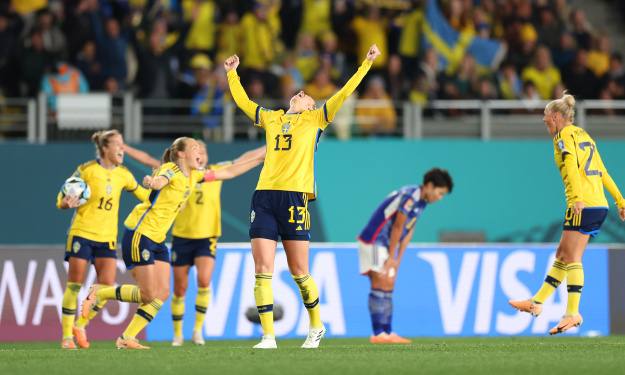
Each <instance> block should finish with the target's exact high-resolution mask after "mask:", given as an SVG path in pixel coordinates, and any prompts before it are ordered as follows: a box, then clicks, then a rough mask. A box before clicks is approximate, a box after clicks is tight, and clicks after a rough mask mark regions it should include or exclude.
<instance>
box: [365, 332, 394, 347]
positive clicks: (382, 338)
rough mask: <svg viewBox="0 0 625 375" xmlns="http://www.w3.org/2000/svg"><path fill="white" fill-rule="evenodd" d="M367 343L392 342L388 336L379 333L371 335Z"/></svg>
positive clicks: (384, 333)
mask: <svg viewBox="0 0 625 375" xmlns="http://www.w3.org/2000/svg"><path fill="white" fill-rule="evenodd" d="M369 341H370V342H371V343H372V344H390V343H391V342H392V341H391V338H390V336H389V335H388V333H386V332H380V333H379V334H377V335H371V337H370V338H369Z"/></svg>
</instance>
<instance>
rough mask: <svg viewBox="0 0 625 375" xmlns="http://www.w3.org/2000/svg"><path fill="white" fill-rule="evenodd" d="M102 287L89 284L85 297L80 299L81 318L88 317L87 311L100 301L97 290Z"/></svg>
mask: <svg viewBox="0 0 625 375" xmlns="http://www.w3.org/2000/svg"><path fill="white" fill-rule="evenodd" d="M100 289H102V287H101V286H99V285H91V288H89V293H88V294H87V298H86V299H85V300H84V301H82V308H81V312H80V313H81V314H82V317H83V318H88V317H89V312H91V311H92V310H93V307H94V306H96V305H97V304H98V303H100V300H99V299H98V290H100Z"/></svg>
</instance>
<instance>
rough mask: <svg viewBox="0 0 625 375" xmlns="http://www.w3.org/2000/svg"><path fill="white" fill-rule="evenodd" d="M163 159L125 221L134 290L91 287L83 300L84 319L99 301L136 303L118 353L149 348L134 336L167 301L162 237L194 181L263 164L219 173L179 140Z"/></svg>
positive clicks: (193, 144) (126, 258) (196, 150)
mask: <svg viewBox="0 0 625 375" xmlns="http://www.w3.org/2000/svg"><path fill="white" fill-rule="evenodd" d="M163 160H164V161H167V162H166V163H164V164H163V165H162V166H161V167H160V168H159V169H158V170H156V171H155V172H154V174H153V175H152V176H145V177H144V179H143V186H145V187H146V188H148V189H150V191H149V198H148V199H146V200H145V201H144V202H143V203H141V204H139V205H137V206H136V207H135V208H134V210H133V211H132V212H131V213H130V215H128V218H127V219H126V221H125V222H124V226H125V227H126V229H125V230H124V237H123V239H122V254H123V257H124V263H125V264H126V268H127V269H129V270H130V273H131V275H132V277H133V278H134V279H135V280H136V281H137V284H138V285H137V286H134V285H122V286H120V287H104V288H103V287H101V286H99V285H93V286H92V287H91V289H90V290H89V295H88V296H87V299H85V301H83V305H82V315H83V316H88V315H89V313H90V311H92V310H93V308H94V306H96V305H97V304H98V303H100V302H101V301H105V300H109V299H117V300H119V301H122V302H136V303H140V304H141V305H140V306H139V308H138V310H137V313H136V314H135V316H134V317H133V319H132V321H131V322H130V324H129V325H128V328H126V330H125V331H124V333H123V334H122V336H121V337H120V338H119V339H118V340H117V343H116V345H117V348H119V349H149V348H148V347H147V346H143V345H141V344H139V341H138V340H137V339H136V336H137V334H138V333H139V332H141V330H142V329H143V328H144V327H145V326H146V325H147V324H148V323H149V322H150V321H152V319H153V318H154V317H155V316H156V314H157V313H158V311H159V310H160V308H161V306H162V305H163V302H164V301H166V300H167V298H168V297H169V281H170V280H169V279H170V272H171V271H170V261H169V254H168V252H167V247H166V246H165V237H166V234H167V231H169V228H170V227H171V225H172V223H173V222H174V219H175V218H176V215H177V214H178V211H180V207H182V205H184V203H185V202H186V201H187V199H188V198H189V195H190V193H191V189H192V188H193V187H194V186H195V184H196V183H198V181H204V182H211V181H216V180H227V179H231V178H234V177H236V176H238V175H240V174H243V173H245V172H247V171H248V170H250V169H252V168H253V167H255V166H257V165H258V164H260V163H262V161H263V160H262V159H261V158H257V159H254V160H250V161H248V162H245V163H240V164H234V165H231V166H229V167H226V168H223V169H218V170H204V169H203V168H202V166H201V155H200V146H199V145H198V143H197V142H196V141H195V140H194V139H191V138H187V137H182V138H178V139H177V140H175V141H174V143H173V144H172V145H171V147H169V148H168V149H167V150H165V153H164V154H163Z"/></svg>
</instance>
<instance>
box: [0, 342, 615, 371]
mask: <svg viewBox="0 0 625 375" xmlns="http://www.w3.org/2000/svg"><path fill="white" fill-rule="evenodd" d="M257 341H258V340H254V341H207V342H206V346H203V347H195V346H194V345H193V344H192V343H191V342H185V345H184V346H183V347H180V348H173V347H172V346H171V345H170V343H169V342H145V344H147V345H150V346H151V347H152V349H151V350H141V351H140V350H135V351H131V350H117V349H116V348H115V343H114V342H113V341H106V342H103V341H100V342H92V343H91V349H79V350H62V349H60V342H54V343H51V342H45V343H41V342H34V343H33V342H31V343H0V374H7V375H8V374H11V375H13V374H15V375H17V374H28V375H42V374H46V375H48V374H50V375H54V374H63V375H69V374H83V375H92V374H111V375H126V374H138V375H144V374H145V375H147V374H180V375H183V374H184V375H187V374H219V375H222V374H223V375H234V374H254V375H262V374H272V375H275V374H289V375H300V374H316V375H330V374H340V375H348V374H358V375H362V374H382V375H396V374H478V375H483V374H506V375H509V374H526V375H527V374H549V375H557V374H563V375H572V374H591V375H599V374H625V336H608V337H596V338H579V337H512V338H511V337H505V338H475V337H473V338H418V339H415V340H414V341H413V344H408V345H390V344H376V345H374V344H370V343H369V342H368V340H367V339H324V340H322V341H321V346H320V348H319V349H317V350H312V349H308V350H304V349H300V348H299V346H300V345H301V344H302V343H303V341H304V339H303V338H302V339H298V340H280V339H278V349H277V350H258V349H252V348H251V347H252V346H253V345H254V344H255V343H256V342H257Z"/></svg>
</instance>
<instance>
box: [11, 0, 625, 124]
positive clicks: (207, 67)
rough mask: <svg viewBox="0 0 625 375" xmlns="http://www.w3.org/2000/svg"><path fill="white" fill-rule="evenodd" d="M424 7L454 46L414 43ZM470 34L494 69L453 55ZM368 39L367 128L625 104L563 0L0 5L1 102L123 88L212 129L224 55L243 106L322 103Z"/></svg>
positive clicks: (140, 0)
mask: <svg viewBox="0 0 625 375" xmlns="http://www.w3.org/2000/svg"><path fill="white" fill-rule="evenodd" d="M603 1H605V2H610V1H611V2H612V3H614V4H615V8H616V7H618V6H620V7H621V8H622V10H623V14H624V15H625V5H623V2H622V1H621V2H618V1H612V0H603ZM428 6H435V7H437V9H438V10H440V13H442V15H443V16H444V18H445V22H446V23H447V24H448V26H449V27H451V29H453V30H455V31H457V32H458V38H457V39H456V40H455V42H453V43H452V44H451V45H450V44H449V43H448V44H444V43H443V44H442V45H440V44H438V45H437V44H436V43H434V44H432V43H424V42H423V36H424V33H427V32H428V30H429V31H431V28H432V25H431V20H428V16H427V7H428ZM593 26H594V27H593ZM599 26H600V25H599ZM475 38H481V39H485V40H491V41H493V42H496V43H499V45H500V46H501V49H500V51H501V53H499V54H498V55H497V56H496V58H494V59H493V61H492V63H491V64H488V65H484V64H478V62H477V61H476V57H475V56H474V55H472V54H471V53H468V52H467V51H466V50H463V49H459V50H456V49H455V47H456V46H457V45H462V43H463V41H468V40H472V39H475ZM374 43H375V44H377V45H378V47H379V48H380V50H381V51H382V52H383V54H382V56H381V57H380V58H378V59H376V60H375V62H374V65H373V67H372V71H371V72H370V73H369V74H368V76H367V80H366V82H364V83H363V84H362V85H361V86H360V87H359V92H358V98H360V99H375V100H378V101H387V102H389V105H388V106H386V107H384V106H377V107H375V108H357V109H356V112H357V113H356V114H357V115H359V116H363V118H368V117H371V116H374V115H376V120H375V121H374V122H372V123H371V124H369V125H367V124H366V121H365V123H362V124H359V126H361V127H362V128H363V129H365V130H366V128H367V126H371V127H372V128H373V127H375V129H376V130H377V131H381V132H384V131H385V129H386V130H388V131H389V132H390V131H392V130H393V129H394V128H395V127H396V113H395V109H394V106H393V105H392V104H390V103H392V102H394V101H402V100H406V101H413V102H419V103H426V102H427V101H429V100H433V99H483V100H486V99H524V100H548V99H553V98H558V97H560V96H561V93H562V91H563V90H569V91H570V92H571V93H573V94H574V95H575V96H577V97H578V98H580V99H624V98H625V69H624V68H623V56H622V54H621V53H620V52H619V51H616V50H614V48H612V46H611V38H610V35H608V34H607V33H606V32H605V30H602V29H601V27H597V25H591V24H590V23H589V22H588V21H587V19H586V16H585V14H584V12H583V11H582V10H580V9H574V8H573V7H572V6H571V4H570V1H568V0H439V1H436V0H412V1H407V0H360V1H357V0H256V1H252V0H127V1H124V0H66V1H58V0H57V1H55V0H30V1H29V0H12V1H10V0H0V95H2V96H4V97H25V96H36V95H37V93H38V92H40V91H43V92H46V93H47V94H48V98H49V100H48V102H49V105H50V107H51V108H54V105H55V102H54V95H55V94H58V93H68V92H69V93H80V92H94V91H105V92H109V93H112V94H120V93H123V92H125V91H127V90H132V92H134V93H135V94H136V95H137V96H138V97H139V98H153V99H172V98H176V99H187V100H189V101H192V102H193V104H192V105H191V106H190V112H191V114H207V113H211V114H212V116H207V117H206V119H207V120H206V121H207V123H206V124H205V126H207V127H217V126H219V124H218V123H217V122H218V118H219V117H218V115H219V114H220V111H221V110H222V109H221V107H220V106H218V105H214V103H216V102H218V101H220V100H229V96H228V87H227V81H226V77H225V73H224V72H223V66H222V65H223V61H224V59H225V58H227V57H228V56H230V55H232V54H235V53H236V54H238V55H239V56H240V57H241V66H240V68H239V74H240V75H241V77H242V83H243V84H244V86H245V88H246V89H247V92H248V94H249V96H250V98H252V100H255V101H260V102H262V101H263V100H267V99H274V100H282V101H284V102H287V101H288V99H290V98H291V97H292V96H293V95H294V94H295V93H297V92H298V91H299V90H304V91H305V92H306V93H307V94H309V95H311V96H312V97H313V98H314V99H315V100H321V101H323V100H325V99H327V98H329V97H330V96H331V95H332V94H333V93H335V92H336V91H337V90H338V89H339V88H340V87H342V85H343V84H344V83H345V81H346V80H347V79H349V77H351V75H352V74H353V73H354V72H355V70H356V69H357V67H358V66H359V65H360V63H361V62H362V60H363V59H364V57H365V55H366V52H367V50H368V48H369V46H371V45H372V44H374ZM458 51H460V53H457V52H458ZM374 112H375V113H374Z"/></svg>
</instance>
